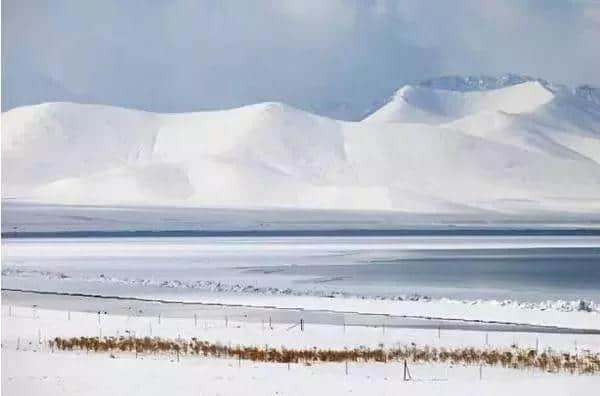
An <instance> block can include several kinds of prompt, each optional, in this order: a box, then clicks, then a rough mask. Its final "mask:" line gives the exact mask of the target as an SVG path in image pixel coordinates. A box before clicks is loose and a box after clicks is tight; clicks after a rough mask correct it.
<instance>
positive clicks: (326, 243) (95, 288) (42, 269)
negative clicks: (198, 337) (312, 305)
mask: <svg viewBox="0 0 600 396" xmlns="http://www.w3.org/2000/svg"><path fill="white" fill-rule="evenodd" d="M2 269H3V272H4V277H3V280H2V283H3V284H2V286H3V287H20V288H34V289H38V290H61V291H64V290H69V291H85V292H94V293H109V292H110V293H118V292H119V290H123V289H127V290H129V291H131V289H132V288H133V289H135V290H136V293H138V294H145V293H155V292H156V290H157V289H161V290H162V291H163V292H167V293H200V292H206V287H205V286H206V284H204V288H200V289H198V288H195V287H194V285H196V282H199V281H201V282H205V281H206V282H210V284H211V285H215V284H218V285H222V288H221V289H220V290H221V291H223V290H224V291H227V286H228V285H229V286H232V285H241V286H242V287H243V286H248V285H251V286H252V287H255V288H278V289H279V290H281V289H287V288H289V289H290V290H293V291H297V292H308V293H329V292H343V293H349V294H353V295H361V296H396V295H413V294H418V295H421V296H423V295H426V296H430V297H434V298H441V297H448V298H452V299H479V298H481V299H513V300H519V301H532V302H536V301H542V300H546V299H553V300H557V299H565V300H576V299H580V298H583V299H587V300H594V301H599V300H600V237H598V236H523V235H520V236H511V235H504V236H489V235H488V236H395V237H264V236H263V237H157V238H124V237H116V238H40V239H33V238H31V239H28V238H26V239H4V240H3V241H2Z"/></svg>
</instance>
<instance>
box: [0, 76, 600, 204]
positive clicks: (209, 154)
mask: <svg viewBox="0 0 600 396" xmlns="http://www.w3.org/2000/svg"><path fill="white" fill-rule="evenodd" d="M598 98H600V95H599V94H598V90H597V89H595V88H592V87H579V88H576V89H570V88H567V87H563V86H559V85H552V84H550V83H548V82H545V81H543V80H539V79H533V78H529V77H521V76H514V75H510V76H503V77H500V78H497V79H491V78H485V79H483V78H443V79H438V80H430V81H428V82H424V83H421V84H417V85H410V86H405V87H402V88H401V89H399V90H398V91H397V93H396V94H395V95H394V97H393V98H392V99H391V100H390V101H389V102H388V103H386V104H385V105H384V106H383V107H382V108H380V109H379V110H378V111H376V112H374V113H373V114H371V115H370V116H369V117H367V118H366V119H365V120H363V121H361V122H345V121H338V120H334V119H330V118H326V117H321V116H317V115H314V114H311V113H308V112H305V111H302V110H298V109H295V108H292V107H290V106H287V105H284V104H280V103H261V104H256V105H250V106H245V107H241V108H236V109H231V110H223V111H207V112H198V113H185V114H156V113H147V112H142V111H136V110H127V109H122V108H115V107H109V106H99V105H81V104H73V103H47V104H42V105H36V106H28V107H21V108H17V109H13V110H10V111H8V112H6V113H3V114H2V168H3V169H2V170H3V172H2V196H3V198H9V197H10V198H15V199H20V200H38V201H45V202H61V203H86V204H89V203H98V204H103V203H132V204H133V203H135V204H169V205H190V206H220V207H298V208H327V209H377V210H399V211H407V212H423V213H432V212H434V213H457V212H459V213H482V212H485V211H500V212H511V213H524V212H528V213H530V212H532V211H533V212H536V211H553V212H565V211H568V212H590V213H591V212H597V211H599V210H600V104H599V100H598Z"/></svg>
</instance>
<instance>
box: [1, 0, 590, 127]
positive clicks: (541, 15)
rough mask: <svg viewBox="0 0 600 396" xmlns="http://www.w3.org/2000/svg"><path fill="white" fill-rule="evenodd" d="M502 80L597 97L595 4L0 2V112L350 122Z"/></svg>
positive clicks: (518, 0) (555, 0) (542, 0)
mask: <svg viewBox="0 0 600 396" xmlns="http://www.w3.org/2000/svg"><path fill="white" fill-rule="evenodd" d="M507 72H513V73H519V74H527V75H531V76H534V77H540V78H544V79H547V80H550V81H553V82H558V83H567V84H570V85H577V84H583V83H589V84H592V85H596V86H600V1H597V0H593V1H592V0H588V1H584V0H579V1H577V0H504V1H492V0H488V1H486V0H464V1H463V0H453V1H435V2H428V1H422V0H405V1H385V0H371V1H369V0H348V1H341V0H327V1H323V0H295V1H285V0H283V1H282V0H280V1H277V0H273V1H260V0H252V1H251V0H235V1H234V0H231V1H200V0H194V1H192V0H172V1H160V0H128V1H120V0H102V1H100V0H98V1H93V0H89V1H80V0H2V98H1V99H2V111H6V110H8V109H11V108H14V107H17V106H23V105H29V104H36V103H42V102H47V101H73V102H82V103H100V104H109V105H116V106H124V107H129V108H137V109H143V110H148V111H158V112H184V111H197V110H205V109H222V108H231V107H237V106H241V105H245V104H251V103H256V102H263V101H281V102H285V103H288V104H290V105H293V106H297V107H300V108H303V109H306V110H310V111H314V112H316V113H319V114H323V115H329V116H332V117H336V118H343V119H360V118H361V117H362V116H363V115H364V114H365V113H366V112H368V111H369V110H371V109H372V108H373V107H374V106H377V105H378V104H381V103H382V102H383V101H385V99H386V98H388V97H389V96H390V95H392V94H393V92H394V91H395V90H396V89H398V88H399V87H400V86H402V85H403V84H406V83H410V82H415V81H419V80H423V79H427V78H432V77H436V76H441V75H454V74H460V75H472V74H476V75H479V74H491V75H496V74H502V73H507Z"/></svg>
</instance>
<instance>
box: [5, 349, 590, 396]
mask: <svg viewBox="0 0 600 396" xmlns="http://www.w3.org/2000/svg"><path fill="white" fill-rule="evenodd" d="M2 366H3V371H2V393H3V394H5V395H32V396H33V395H74V394H77V395H107V394H116V395H118V394H127V395H132V396H133V395H145V396H152V395H161V396H162V395H165V394H177V395H248V394H254V395H307V394H309V395H338V394H359V395H361V394H363V395H364V394H377V395H397V394H398V393H402V394H440V395H449V396H450V395H469V394H477V395H507V394H511V395H530V394H534V393H535V394H543V395H589V394H591V393H590V392H592V393H593V390H594V389H597V387H598V386H599V385H600V380H599V378H598V377H587V376H570V375H555V374H540V373H528V372H515V371H514V370H510V369H495V368H486V369H484V371H483V379H482V380H480V379H479V367H461V366H456V367H448V366H445V365H444V366H442V365H428V366H418V365H413V366H411V368H410V369H411V374H412V375H413V377H414V378H415V380H414V381H408V382H404V381H402V365H401V364H400V363H398V364H356V363H354V364H350V366H349V368H348V375H346V374H345V366H344V364H318V365H313V366H303V365H292V366H291V367H290V369H289V370H288V368H287V365H285V364H266V363H247V362H242V366H241V367H239V366H238V362H236V361H232V360H225V359H182V360H181V361H180V362H175V361H173V360H172V359H169V358H167V357H160V358H158V359H154V358H143V359H142V358H140V359H135V357H134V356H118V357H117V358H116V359H111V358H109V357H108V356H107V355H93V354H91V355H85V354H63V353H60V354H58V353H55V354H48V353H35V352H15V351H3V353H2Z"/></svg>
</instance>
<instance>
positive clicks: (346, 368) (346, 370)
mask: <svg viewBox="0 0 600 396" xmlns="http://www.w3.org/2000/svg"><path fill="white" fill-rule="evenodd" d="M346 375H348V361H347V360H346Z"/></svg>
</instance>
